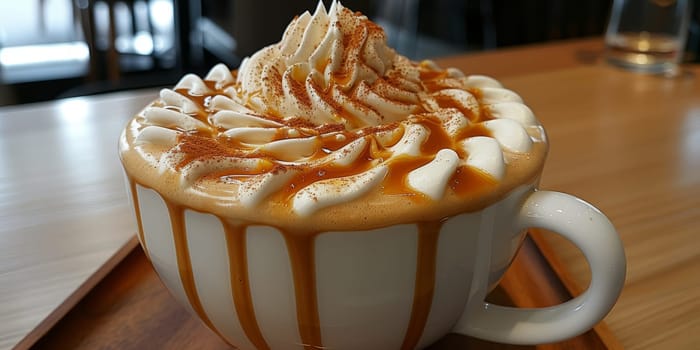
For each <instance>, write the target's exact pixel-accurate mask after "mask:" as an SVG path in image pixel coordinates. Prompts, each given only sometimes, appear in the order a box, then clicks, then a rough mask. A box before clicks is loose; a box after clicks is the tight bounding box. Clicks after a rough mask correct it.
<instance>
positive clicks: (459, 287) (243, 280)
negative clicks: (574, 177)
mask: <svg viewBox="0 0 700 350" xmlns="http://www.w3.org/2000/svg"><path fill="white" fill-rule="evenodd" d="M133 189H136V196H133V199H134V200H135V203H136V205H137V208H138V213H137V214H140V215H137V216H138V217H139V218H140V224H141V225H140V227H141V230H140V233H141V235H140V239H141V240H142V244H143V246H144V248H145V250H146V252H147V255H148V256H149V258H150V260H151V261H152V263H153V265H154V266H155V269H156V271H157V273H158V275H159V276H160V277H161V279H162V280H163V282H164V283H165V285H166V286H167V287H168V288H169V290H170V291H171V293H172V294H173V295H174V296H175V297H176V298H177V299H178V300H179V301H180V302H181V303H182V304H183V305H186V306H187V307H188V308H189V309H190V311H192V312H193V313H195V314H197V315H198V316H199V317H200V318H201V319H202V320H203V321H204V322H205V323H206V324H207V325H208V326H209V327H210V328H212V329H213V330H214V331H215V332H216V333H218V334H219V335H220V336H222V337H223V338H224V339H225V340H226V341H227V342H229V343H230V344H232V345H235V346H237V347H239V348H241V349H254V348H271V349H301V348H305V347H304V344H306V345H308V346H306V348H314V349H316V348H320V347H321V346H322V347H323V348H328V349H398V348H423V347H425V346H428V345H430V344H431V343H433V342H435V341H436V340H438V339H440V338H441V337H443V336H444V335H446V334H447V333H449V332H456V333H461V334H465V335H469V336H474V337H478V338H482V339H486V340H491V341H496V342H504V343H514V344H534V343H547V342H554V341H559V340H563V339H566V338H570V337H573V336H576V335H578V334H580V333H582V332H584V331H586V330H588V329H590V328H591V327H592V326H593V325H594V324H595V323H597V322H599V321H600V320H601V319H602V318H603V317H604V316H605V315H606V314H607V313H608V311H609V310H610V309H611V307H612V306H613V304H614V303H615V301H616V299H617V297H618V295H619V293H620V291H621V289H622V286H623V282H624V277H625V257H624V252H623V248H622V245H621V243H620V240H619V238H618V235H617V233H616V231H615V229H614V228H613V226H612V224H611V223H610V221H609V220H608V219H607V218H606V217H605V216H604V215H603V214H602V213H601V212H600V211H598V210H597V209H595V208H594V207H593V206H591V205H590V204H588V203H585V202H583V201H581V200H580V199H578V198H575V197H572V196H569V195H565V194H562V193H557V192H550V191H538V190H536V185H535V184H529V185H523V186H520V187H518V188H516V189H515V190H513V191H511V192H510V193H509V194H508V196H507V197H505V198H503V199H502V200H500V201H498V202H496V203H494V204H492V205H490V206H488V207H487V208H485V209H483V210H480V211H477V212H471V213H463V214H460V215H457V216H454V217H451V218H448V219H447V220H446V221H444V222H443V223H442V225H441V226H440V227H439V228H438V230H437V231H436V232H438V234H437V235H436V236H435V237H433V239H434V242H433V243H434V244H435V246H434V247H433V248H431V244H430V240H431V238H430V237H428V236H427V235H426V234H424V232H423V231H420V230H419V228H420V225H417V224H413V223H410V224H405V225H394V226H388V227H384V228H380V229H375V230H371V231H360V232H357V231H355V232H343V231H338V232H324V233H320V234H318V235H317V236H316V237H315V239H314V240H313V244H310V245H306V247H307V248H308V247H311V248H310V254H308V255H310V256H312V258H311V260H304V259H302V260H303V261H301V262H300V261H299V260H298V259H296V260H295V258H294V257H299V256H303V255H304V251H300V249H301V250H303V247H302V248H300V246H299V245H296V244H291V245H290V242H291V241H290V240H289V239H288V237H287V238H286V236H285V235H283V234H282V233H281V232H280V231H279V230H277V229H275V228H273V227H263V226H249V227H246V228H244V229H241V230H242V231H241V232H237V233H236V232H230V231H231V229H230V227H228V226H226V227H227V228H226V229H225V225H224V224H223V222H224V221H226V220H227V218H223V220H222V218H218V217H215V216H213V215H211V214H206V213H200V212H196V211H193V210H188V209H185V210H184V211H182V212H181V213H180V214H182V215H179V214H178V215H175V216H173V215H174V214H177V213H176V212H175V211H174V210H173V208H172V207H169V205H167V204H166V201H164V200H163V198H162V197H161V196H160V195H159V194H158V193H156V192H155V191H153V190H151V189H148V188H144V187H141V186H140V185H133V186H132V192H133ZM132 195H133V193H132ZM178 216H180V217H181V219H177V217H178ZM173 218H175V219H174V220H173ZM234 219H235V218H234ZM178 227H179V228H178ZM531 227H539V228H544V229H548V230H552V231H555V232H558V233H559V234H561V235H562V236H564V237H565V238H567V239H569V240H570V241H572V242H573V243H574V244H575V245H576V246H577V247H578V248H579V249H580V250H581V251H582V252H583V254H584V255H585V257H586V259H587V260H588V263H589V265H590V269H591V272H592V279H591V283H590V285H589V287H588V289H587V290H586V291H585V292H584V293H583V294H582V295H580V296H578V297H576V298H574V299H572V300H570V301H568V302H565V303H563V304H560V305H556V306H552V307H546V308H536V309H519V308H512V307H503V306H497V305H492V304H488V303H486V302H485V301H484V298H485V296H486V295H487V294H488V292H489V291H491V290H492V289H493V288H494V287H495V286H496V284H497V283H498V281H499V279H500V278H501V277H502V275H503V273H504V272H505V270H506V269H507V268H508V266H509V264H510V262H511V261H512V259H513V257H514V256H515V253H516V251H517V249H518V247H519V246H520V244H521V242H522V240H523V238H524V232H525V230H526V229H527V228H531ZM419 231H420V232H423V233H419ZM234 236H236V237H237V238H235V239H234ZM305 264H306V265H305ZM309 264H310V265H309ZM304 266H305V267H304ZM310 266H311V267H310ZM304 268H306V269H307V272H309V271H311V272H310V273H308V274H307V275H304V274H302V273H300V272H299V271H304ZM309 269H310V270H309ZM431 271H432V272H431ZM309 278H310V279H311V280H312V281H308V279H309ZM305 279H306V280H305ZM300 280H301V281H300Z"/></svg>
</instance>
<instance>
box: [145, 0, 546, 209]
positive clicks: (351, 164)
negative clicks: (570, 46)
mask: <svg viewBox="0 0 700 350" xmlns="http://www.w3.org/2000/svg"><path fill="white" fill-rule="evenodd" d="M131 128H132V131H133V133H134V135H135V137H134V141H133V143H134V149H136V150H137V151H138V152H140V153H141V155H142V157H143V159H145V160H146V161H148V162H149V163H151V164H153V166H155V167H156V168H157V169H159V171H160V172H161V173H165V172H169V171H171V172H176V173H178V174H179V178H180V186H181V187H182V188H183V189H185V190H187V189H189V190H193V191H204V190H202V188H204V187H206V186H197V184H198V183H201V182H206V181H210V182H212V181H213V182H216V183H217V185H216V186H217V188H219V190H217V191H208V192H207V195H208V196H217V197H220V198H221V199H222V200H227V201H235V202H239V203H240V204H241V205H243V206H245V207H248V208H254V207H255V206H256V205H259V204H260V203H261V202H263V201H265V200H271V199H272V200H277V201H283V202H284V201H288V202H290V203H291V210H292V211H293V212H294V213H296V214H297V215H299V216H309V215H311V214H313V213H315V212H317V211H319V210H321V209H323V208H325V207H329V206H334V205H338V204H341V203H346V202H349V201H353V200H355V199H357V198H360V197H362V196H363V195H365V194H367V193H369V192H371V191H375V190H378V191H385V192H390V191H396V189H393V190H390V189H389V187H392V186H389V185H390V184H388V183H387V181H389V180H388V179H389V178H392V179H396V178H399V179H400V180H399V184H398V187H399V190H398V191H399V192H401V193H403V194H410V195H418V196H420V197H421V198H429V199H431V200H435V201H438V200H440V199H441V198H443V196H444V195H445V193H446V191H450V187H451V183H452V182H454V178H455V176H456V174H458V173H460V171H463V170H470V171H476V172H478V173H479V174H482V175H483V176H486V177H488V178H490V179H492V180H493V181H495V182H498V181H501V180H502V179H503V178H504V177H505V176H507V164H508V162H509V159H510V158H512V157H518V156H519V155H523V154H526V153H527V152H528V151H529V150H530V149H531V147H532V145H533V142H544V132H543V130H542V128H541V127H540V125H539V123H538V121H537V120H536V119H535V117H534V115H533V113H532V111H530V109H529V108H528V107H527V106H525V105H524V104H523V101H522V99H521V98H520V97H519V96H518V95H517V94H515V93H514V92H512V91H510V90H507V89H504V88H503V87H502V86H501V84H500V83H499V82H497V81H496V80H494V79H492V78H488V77H485V76H479V75H472V76H465V75H464V74H463V73H462V72H461V71H459V70H457V69H453V68H450V69H447V70H444V69H441V68H439V67H438V66H437V65H435V64H434V63H433V62H431V61H424V62H420V63H414V62H412V61H410V60H408V59H406V58H405V57H402V56H400V55H397V54H396V53H395V52H394V51H393V50H392V49H390V48H388V47H387V45H386V38H385V34H384V32H383V31H382V29H381V28H379V27H378V26H377V25H375V24H374V23H372V22H371V21H369V20H368V19H367V18H366V17H365V16H362V15H360V14H357V13H353V12H351V11H350V10H348V9H346V8H344V7H343V6H342V5H341V4H340V3H339V2H334V3H333V4H332V6H331V7H330V9H329V10H328V11H326V9H325V7H324V6H323V5H322V3H320V2H319V6H318V7H317V8H316V11H315V12H314V13H313V14H310V13H308V12H306V13H304V14H302V15H301V16H299V17H297V18H295V19H294V20H293V21H292V23H291V24H290V25H289V26H288V28H287V30H286V31H285V33H284V36H283V38H282V41H281V42H279V43H277V44H274V45H271V46H268V47H266V48H264V49H262V50H261V51H259V52H257V53H256V54H254V55H253V56H251V57H250V58H247V59H245V60H244V62H243V63H242V65H241V67H240V69H239V70H238V71H233V72H232V71H231V70H229V69H228V68H227V67H225V66H224V65H217V66H216V67H214V68H213V69H212V70H211V71H210V72H209V74H208V75H207V76H206V77H204V79H201V78H199V77H197V76H195V75H187V76H185V77H183V78H182V79H181V80H180V82H179V83H178V84H177V85H176V86H175V88H174V89H173V90H170V89H164V90H162V91H161V94H160V99H159V100H158V101H156V102H154V103H153V104H152V105H151V106H149V107H147V108H146V109H145V110H144V111H143V112H142V113H141V114H140V115H139V116H138V117H137V118H135V120H134V122H132V125H131ZM400 165H401V166H400ZM406 165H408V167H406ZM398 169H402V170H401V171H405V173H402V174H398V175H396V172H398V171H399V170H398ZM392 181H395V180H392ZM393 187H397V186H393Z"/></svg>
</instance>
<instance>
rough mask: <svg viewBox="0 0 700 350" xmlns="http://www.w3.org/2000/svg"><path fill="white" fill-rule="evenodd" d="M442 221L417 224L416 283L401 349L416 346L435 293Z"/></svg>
mask: <svg viewBox="0 0 700 350" xmlns="http://www.w3.org/2000/svg"><path fill="white" fill-rule="evenodd" d="M442 223H443V221H433V222H422V223H418V224H417V226H418V253H417V257H416V282H415V287H414V292H413V307H412V309H411V319H410V321H409V323H408V328H407V329H406V335H405V336H404V339H403V344H402V345H401V349H414V348H415V347H416V345H417V344H418V341H419V340H420V338H421V336H422V335H423V330H424V329H425V324H426V322H427V321H428V315H429V314H430V308H431V306H432V303H433V293H434V292H435V267H436V264H437V245H438V238H439V237H440V228H441V227H442Z"/></svg>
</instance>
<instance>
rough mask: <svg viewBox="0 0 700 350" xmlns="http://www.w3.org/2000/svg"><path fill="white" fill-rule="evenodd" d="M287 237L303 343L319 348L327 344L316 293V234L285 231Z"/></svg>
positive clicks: (306, 346) (310, 347)
mask: <svg viewBox="0 0 700 350" xmlns="http://www.w3.org/2000/svg"><path fill="white" fill-rule="evenodd" d="M284 238H285V241H286V242H287V251H288V252H289V261H290V263H291V265H292V277H293V279H294V294H295V298H296V307H297V323H298V326H299V335H300V337H301V342H302V345H303V346H304V349H309V350H315V349H319V347H321V346H322V344H323V343H322V341H321V326H320V325H321V322H320V320H319V316H318V304H317V296H316V295H317V293H316V264H315V260H316V259H315V254H314V246H315V245H314V240H315V238H316V235H306V234H298V235H292V234H289V233H286V232H285V233H284Z"/></svg>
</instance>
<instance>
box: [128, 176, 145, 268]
mask: <svg viewBox="0 0 700 350" xmlns="http://www.w3.org/2000/svg"><path fill="white" fill-rule="evenodd" d="M129 190H130V191H131V201H132V203H133V204H134V215H135V216H136V225H137V227H138V232H137V235H138V237H139V242H141V248H143V252H144V253H145V254H146V256H148V248H147V247H146V237H145V236H144V234H143V222H142V221H141V206H140V205H139V196H138V194H137V193H136V191H137V189H136V181H134V179H132V178H131V177H129Z"/></svg>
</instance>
